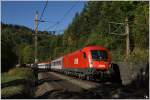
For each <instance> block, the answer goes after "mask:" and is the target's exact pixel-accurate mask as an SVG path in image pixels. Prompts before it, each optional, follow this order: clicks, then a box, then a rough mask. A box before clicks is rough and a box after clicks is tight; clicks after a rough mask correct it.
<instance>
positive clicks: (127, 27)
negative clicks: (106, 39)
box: [109, 17, 130, 58]
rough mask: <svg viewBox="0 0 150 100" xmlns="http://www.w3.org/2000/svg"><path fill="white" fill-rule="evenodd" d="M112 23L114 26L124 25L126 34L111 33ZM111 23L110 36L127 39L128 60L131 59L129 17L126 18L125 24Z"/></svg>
mask: <svg viewBox="0 0 150 100" xmlns="http://www.w3.org/2000/svg"><path fill="white" fill-rule="evenodd" d="M110 23H112V24H117V25H118V24H119V25H124V28H125V32H124V34H118V33H115V32H111V27H110ZM110 23H109V34H112V35H118V36H125V37H126V58H128V57H129V55H130V38H129V22H128V17H126V18H125V22H124V23H116V22H110Z"/></svg>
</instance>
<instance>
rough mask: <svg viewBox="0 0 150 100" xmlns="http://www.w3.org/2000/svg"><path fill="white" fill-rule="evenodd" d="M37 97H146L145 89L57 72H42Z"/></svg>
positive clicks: (39, 76)
mask: <svg viewBox="0 0 150 100" xmlns="http://www.w3.org/2000/svg"><path fill="white" fill-rule="evenodd" d="M38 78H39V82H38V84H39V85H38V87H37V91H36V93H35V94H36V98H40V99H44V98H45V99H48V98H49V99H84V98H86V99H98V98H99V99H109V98H111V99H112V98H145V97H144V96H145V95H144V96H143V94H141V93H142V92H143V91H145V90H142V89H141V90H140V91H136V89H135V88H132V87H131V86H130V87H127V86H122V85H118V84H114V83H110V82H106V83H104V82H94V81H87V80H80V79H77V78H73V77H70V76H66V75H63V74H60V73H55V72H40V73H39V74H38Z"/></svg>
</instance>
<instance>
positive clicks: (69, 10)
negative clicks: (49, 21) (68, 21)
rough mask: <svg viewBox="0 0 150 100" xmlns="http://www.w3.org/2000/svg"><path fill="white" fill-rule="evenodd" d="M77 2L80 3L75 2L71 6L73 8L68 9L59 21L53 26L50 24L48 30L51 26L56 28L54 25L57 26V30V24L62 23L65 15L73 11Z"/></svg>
mask: <svg viewBox="0 0 150 100" xmlns="http://www.w3.org/2000/svg"><path fill="white" fill-rule="evenodd" d="M77 3H78V2H76V3H75V4H73V5H72V6H71V8H70V9H68V10H67V12H66V13H65V14H64V15H63V16H62V17H61V19H60V20H59V21H57V22H56V23H55V24H54V25H53V26H49V27H48V28H47V29H46V30H49V29H50V28H54V27H55V29H54V30H56V28H57V26H58V25H59V24H60V23H62V21H63V20H64V19H65V17H67V15H68V14H69V13H70V12H71V10H72V9H73V8H74V7H75V6H76V4H77Z"/></svg>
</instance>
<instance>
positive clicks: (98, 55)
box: [91, 50, 108, 61]
mask: <svg viewBox="0 0 150 100" xmlns="http://www.w3.org/2000/svg"><path fill="white" fill-rule="evenodd" d="M91 54H92V59H93V60H98V61H107V59H108V54H107V51H105V50H91Z"/></svg>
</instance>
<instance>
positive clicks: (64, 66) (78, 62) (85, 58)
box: [51, 46, 120, 81]
mask: <svg viewBox="0 0 150 100" xmlns="http://www.w3.org/2000/svg"><path fill="white" fill-rule="evenodd" d="M51 69H52V70H54V71H59V72H63V73H65V74H69V75H72V76H79V77H80V78H81V77H82V78H86V79H88V80H91V79H95V78H100V77H106V76H108V77H111V79H112V76H113V78H118V77H119V81H120V73H119V69H118V67H117V68H116V67H114V66H112V64H111V55H110V52H109V50H108V49H106V48H104V47H102V46H88V47H85V48H83V49H81V50H78V51H75V52H73V53H70V54H67V55H65V56H63V57H61V58H58V59H56V60H53V61H52V62H51ZM118 74H119V75H118Z"/></svg>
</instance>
